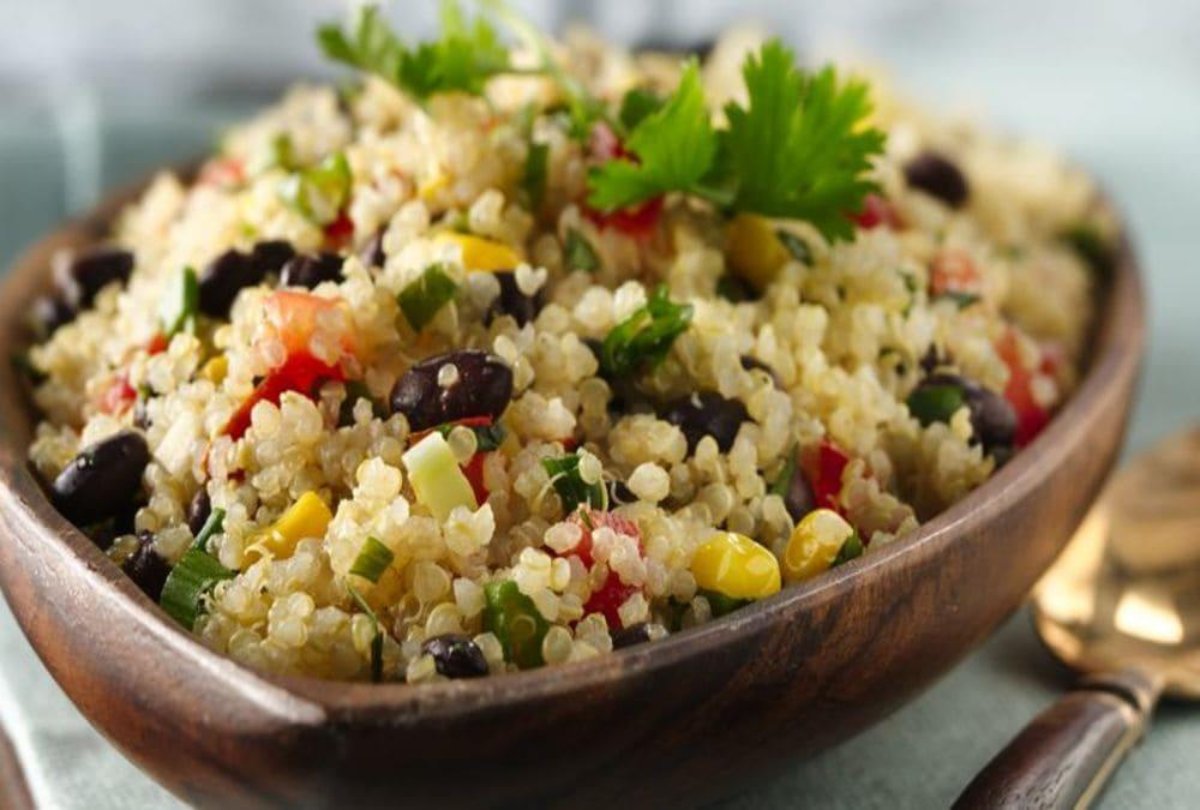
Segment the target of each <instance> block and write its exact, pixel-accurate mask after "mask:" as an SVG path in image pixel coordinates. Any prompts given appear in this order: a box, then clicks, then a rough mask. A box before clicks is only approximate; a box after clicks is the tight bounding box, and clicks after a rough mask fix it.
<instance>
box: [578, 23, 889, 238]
mask: <svg viewBox="0 0 1200 810" xmlns="http://www.w3.org/2000/svg"><path fill="white" fill-rule="evenodd" d="M742 75H743V77H744V79H745V82H746V91H747V97H748V100H749V102H748V105H747V106H745V107H742V106H740V105H738V104H736V103H731V104H729V105H728V106H727V107H726V108H725V115H726V118H727V119H728V122H729V123H728V126H727V128H725V129H722V130H720V131H717V130H714V129H713V127H712V125H711V122H710V119H709V115H708V112H707V107H706V105H705V101H704V96H703V91H702V90H701V88H700V83H699V78H698V73H697V70H696V67H695V64H694V63H693V64H691V65H689V67H688V68H687V70H685V72H684V76H683V79H682V81H681V82H680V84H679V87H678V88H677V89H676V91H675V93H674V94H673V95H672V96H671V98H669V99H668V100H667V102H666V103H665V104H664V105H663V107H662V108H661V109H659V110H657V111H655V112H653V113H651V114H649V115H647V116H645V117H644V118H643V119H641V121H639V122H638V124H637V126H635V127H634V128H633V131H632V132H631V133H630V135H629V138H628V140H627V142H626V148H627V149H629V150H630V151H632V152H633V153H634V154H635V155H636V156H637V159H638V162H637V163H634V162H633V161H630V160H622V159H618V160H612V161H609V162H608V163H606V164H604V165H603V166H600V167H597V168H596V169H594V170H593V171H592V172H591V173H590V175H589V183H590V185H591V193H590V195H589V197H588V201H589V203H590V204H591V205H593V206H595V207H597V208H600V209H603V210H613V209H617V208H627V207H630V206H633V205H637V204H639V203H642V202H644V201H646V200H648V199H651V198H653V197H656V196H658V195H660V194H664V193H667V192H672V191H673V192H683V193H687V194H692V195H695V196H698V197H702V198H704V199H707V200H709V201H710V202H712V203H714V204H715V205H717V206H718V207H720V208H722V209H724V210H726V211H728V212H740V211H745V212H752V213H756V214H761V215H763V216H767V217H775V218H781V219H802V220H806V221H808V222H810V223H812V224H813V225H814V226H815V227H816V228H817V229H818V230H819V231H820V232H821V233H822V234H823V235H824V236H825V238H826V239H829V240H836V239H850V238H852V237H853V235H854V226H853V223H852V222H851V221H850V219H849V218H848V216H847V215H848V214H852V213H855V212H857V211H859V210H861V209H862V205H863V201H864V199H865V198H866V195H867V194H868V193H869V192H871V191H873V190H875V188H876V187H875V184H874V183H873V182H871V181H870V180H869V179H868V178H867V176H866V173H867V172H868V171H869V169H870V167H871V161H872V159H873V158H874V156H876V155H878V154H880V153H881V152H882V151H883V145H884V134H883V133H882V132H880V131H879V130H877V129H875V128H873V127H869V126H866V122H867V121H868V117H869V115H870V112H871V104H870V100H869V98H868V92H867V85H866V84H864V83H862V82H858V81H853V80H851V81H847V82H839V81H838V78H837V75H836V73H835V72H834V70H833V68H831V67H827V68H825V69H824V70H821V71H820V72H818V73H815V74H808V73H805V72H803V71H801V70H799V69H798V68H797V67H796V65H795V55H794V54H793V53H792V51H791V50H790V49H788V48H786V47H785V46H784V45H783V44H782V43H780V42H779V41H778V40H772V41H770V42H768V43H767V44H766V45H764V46H763V48H762V50H761V51H760V52H759V53H758V54H755V55H751V56H750V57H749V58H748V59H747V60H746V63H745V65H744V66H743V68H742Z"/></svg>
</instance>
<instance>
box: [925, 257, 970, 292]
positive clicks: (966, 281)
mask: <svg viewBox="0 0 1200 810" xmlns="http://www.w3.org/2000/svg"><path fill="white" fill-rule="evenodd" d="M929 292H930V294H931V295H933V296H939V295H946V294H948V293H949V294H955V293H958V294H968V295H978V294H980V293H982V292H983V278H982V277H981V276H980V274H979V268H977V267H976V266H975V262H974V261H973V260H972V259H971V255H970V254H969V253H967V252H966V251H965V250H955V249H948V250H943V251H940V252H939V253H938V254H937V256H935V257H934V259H933V263H932V264H931V265H930V268H929Z"/></svg>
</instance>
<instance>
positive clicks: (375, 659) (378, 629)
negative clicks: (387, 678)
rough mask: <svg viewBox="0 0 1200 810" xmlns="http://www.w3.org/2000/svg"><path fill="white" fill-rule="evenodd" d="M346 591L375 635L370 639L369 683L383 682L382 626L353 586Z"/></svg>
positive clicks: (349, 586)
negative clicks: (367, 620) (364, 616)
mask: <svg viewBox="0 0 1200 810" xmlns="http://www.w3.org/2000/svg"><path fill="white" fill-rule="evenodd" d="M346 590H348V591H349V592H350V598H351V599H353V600H354V602H355V604H357V605H358V608H359V610H361V611H362V612H363V613H364V614H366V616H367V618H369V619H370V620H371V626H372V627H373V628H374V630H375V635H374V636H373V637H372V638H371V681H372V682H374V683H379V682H380V681H382V680H383V629H382V627H383V626H382V625H381V624H380V623H379V617H378V616H376V615H375V611H373V610H371V606H370V605H369V604H367V600H366V599H364V598H363V595H362V594H361V593H359V592H358V590H357V589H356V588H355V587H354V586H353V585H347V586H346Z"/></svg>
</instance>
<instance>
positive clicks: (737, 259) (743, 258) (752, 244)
mask: <svg viewBox="0 0 1200 810" xmlns="http://www.w3.org/2000/svg"><path fill="white" fill-rule="evenodd" d="M725 240H726V242H725V251H726V254H727V255H728V256H729V264H730V266H731V267H732V268H733V271H734V272H735V273H737V275H738V276H739V277H741V278H742V279H743V280H744V281H746V282H748V283H749V284H750V285H751V286H752V287H754V288H755V289H756V290H759V291H760V292H761V291H762V290H763V289H765V288H766V286H767V285H768V284H770V283H771V282H772V281H774V280H775V276H777V275H778V274H779V268H781V267H783V265H784V264H785V263H786V262H787V260H788V252H787V248H785V247H784V246H783V243H782V242H780V241H779V237H778V236H777V235H776V233H775V225H774V223H772V222H771V220H769V219H767V218H766V217H761V216H759V215H758V214H738V215H737V216H736V217H734V218H733V220H732V221H731V222H730V223H729V227H728V228H727V229H726V231H725Z"/></svg>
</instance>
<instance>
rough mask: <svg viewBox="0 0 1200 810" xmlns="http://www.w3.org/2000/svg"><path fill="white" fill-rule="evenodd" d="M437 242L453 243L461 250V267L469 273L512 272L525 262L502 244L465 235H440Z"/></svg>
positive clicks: (518, 254)
mask: <svg viewBox="0 0 1200 810" xmlns="http://www.w3.org/2000/svg"><path fill="white" fill-rule="evenodd" d="M437 240H438V241H439V242H453V243H454V244H456V245H458V246H459V247H460V248H462V263H463V267H465V268H466V269H467V270H469V271H471V272H480V273H495V272H497V271H501V270H513V269H515V268H516V266H517V265H519V264H521V263H522V262H524V261H525V258H524V257H523V256H521V254H520V253H518V252H517V251H515V250H513V249H512V248H511V247H509V246H508V245H506V244H504V243H503V242H494V241H492V240H491V239H484V238H483V237H481V236H472V235H471V234H467V233H449V232H447V233H442V234H439V235H438V237H437Z"/></svg>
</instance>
